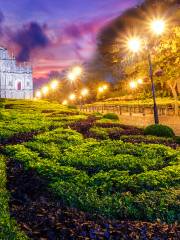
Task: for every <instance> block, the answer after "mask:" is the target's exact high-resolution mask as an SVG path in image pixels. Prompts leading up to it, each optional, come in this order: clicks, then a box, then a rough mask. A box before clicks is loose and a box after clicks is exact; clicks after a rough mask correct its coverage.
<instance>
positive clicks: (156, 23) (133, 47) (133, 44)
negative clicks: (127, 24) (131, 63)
mask: <svg viewBox="0 0 180 240" xmlns="http://www.w3.org/2000/svg"><path fill="white" fill-rule="evenodd" d="M150 26H151V30H152V31H153V33H154V34H156V35H157V36H158V35H161V34H162V33H163V32H164V30H165V22H164V21H163V20H161V19H160V20H159V19H156V20H153V21H152V22H151V24H150ZM141 45H142V41H141V40H140V38H138V37H136V38H132V39H130V40H129V41H128V48H129V50H130V51H132V52H133V53H138V52H139V51H140V49H141ZM145 47H146V50H147V54H148V64H149V77H150V79H151V88H152V95H153V103H154V122H155V124H159V116H158V109H157V103H156V94H155V85H154V78H153V66H152V59H151V46H150V44H148V43H145Z"/></svg>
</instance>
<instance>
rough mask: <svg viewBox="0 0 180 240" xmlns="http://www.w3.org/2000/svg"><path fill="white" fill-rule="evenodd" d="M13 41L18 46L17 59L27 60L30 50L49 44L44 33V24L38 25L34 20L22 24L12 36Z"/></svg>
mask: <svg viewBox="0 0 180 240" xmlns="http://www.w3.org/2000/svg"><path fill="white" fill-rule="evenodd" d="M13 41H14V42H15V43H16V44H17V45H18V46H19V48H20V51H19V54H18V56H17V60H18V61H20V62H22V61H28V60H29V58H30V54H31V51H33V50H34V49H37V48H43V47H46V46H48V45H49V44H50V42H49V39H48V37H47V36H46V33H45V26H40V25H39V24H38V23H36V22H31V23H29V24H28V25H24V26H23V28H22V29H20V30H19V31H18V32H17V33H16V34H15V35H14V37H13Z"/></svg>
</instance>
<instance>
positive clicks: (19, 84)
mask: <svg viewBox="0 0 180 240" xmlns="http://www.w3.org/2000/svg"><path fill="white" fill-rule="evenodd" d="M17 90H22V84H21V82H18V83H17Z"/></svg>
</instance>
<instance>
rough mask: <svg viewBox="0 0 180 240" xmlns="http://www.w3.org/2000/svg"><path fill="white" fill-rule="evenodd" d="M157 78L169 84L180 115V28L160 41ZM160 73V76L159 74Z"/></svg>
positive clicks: (156, 64)
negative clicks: (179, 104) (179, 99)
mask: <svg viewBox="0 0 180 240" xmlns="http://www.w3.org/2000/svg"><path fill="white" fill-rule="evenodd" d="M154 65H155V71H156V72H157V77H158V78H160V80H161V82H164V83H165V84H167V86H168V87H169V89H170V90H171V93H172V95H173V98H174V99H175V108H176V109H175V112H176V114H177V113H178V104H177V103H178V95H180V91H179V84H180V69H179V66H180V27H179V26H177V27H174V28H172V30H170V31H169V32H168V34H166V35H164V36H163V37H162V38H161V39H160V43H159V44H158V47H157V48H156V51H155V54H154ZM158 72H159V74H158Z"/></svg>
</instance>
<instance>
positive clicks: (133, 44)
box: [128, 37, 141, 53]
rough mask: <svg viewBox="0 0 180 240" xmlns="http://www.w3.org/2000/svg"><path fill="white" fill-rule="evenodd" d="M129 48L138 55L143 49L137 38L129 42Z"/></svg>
mask: <svg viewBox="0 0 180 240" xmlns="http://www.w3.org/2000/svg"><path fill="white" fill-rule="evenodd" d="M128 48H129V49H130V50H131V52H133V53H137V52H139V51H140V48H141V40H140V39H139V38H137V37H133V38H131V39H129V40H128Z"/></svg>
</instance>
